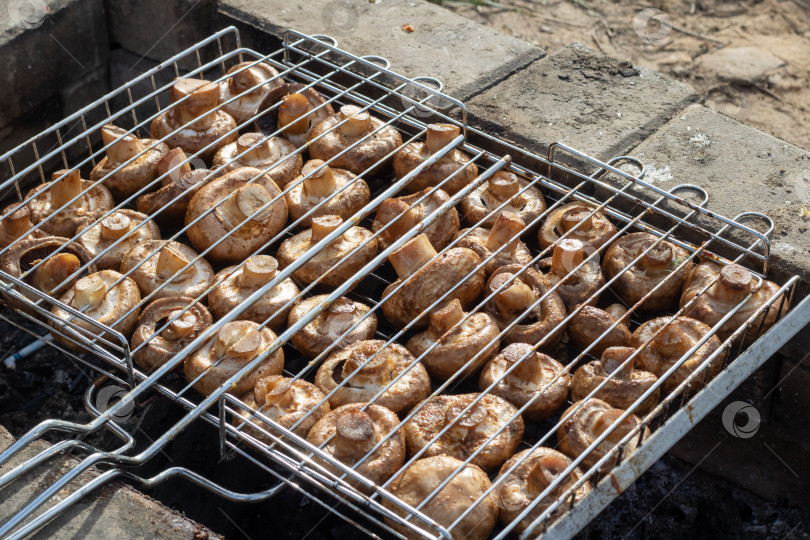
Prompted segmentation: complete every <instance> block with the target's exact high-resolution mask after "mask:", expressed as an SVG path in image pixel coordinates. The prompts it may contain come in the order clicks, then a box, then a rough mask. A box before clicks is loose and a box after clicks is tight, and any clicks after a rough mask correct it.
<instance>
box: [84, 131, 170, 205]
mask: <svg viewBox="0 0 810 540" xmlns="http://www.w3.org/2000/svg"><path fill="white" fill-rule="evenodd" d="M101 140H102V141H103V142H104V146H106V147H107V155H106V156H104V157H103V158H102V159H101V161H99V162H98V163H97V164H96V166H95V167H93V170H92V171H91V172H90V180H91V181H93V182H96V181H98V180H103V182H104V185H105V186H107V188H108V189H109V190H110V192H111V193H112V194H113V197H115V198H116V199H118V200H123V199H126V198H127V197H129V196H130V195H132V194H133V193H135V192H136V191H139V190H141V189H144V188H146V187H147V186H149V184H150V183H151V182H153V181H154V180H155V178H157V177H158V171H157V164H158V162H159V161H160V160H161V159H162V158H163V156H164V155H166V152H168V151H169V147H168V145H166V144H165V143H162V142H160V141H157V140H155V139H139V138H138V137H136V136H135V135H134V134H127V131H126V130H125V129H123V128H120V127H118V126H116V125H114V124H106V125H105V126H104V127H102V128H101ZM129 160H132V161H131V162H129V163H127V162H128V161H129ZM124 163H126V165H124V166H123V167H122V168H121V169H120V170H116V169H118V168H119V167H121V166H122V165H123V164H124ZM151 189H154V188H151ZM151 189H150V190H151Z"/></svg>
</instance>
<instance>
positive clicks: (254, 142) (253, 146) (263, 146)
mask: <svg viewBox="0 0 810 540" xmlns="http://www.w3.org/2000/svg"><path fill="white" fill-rule="evenodd" d="M236 152H237V154H239V155H240V157H239V158H238V159H239V161H241V162H250V163H254V162H267V161H271V160H273V159H274V157H275V156H274V155H273V146H272V144H271V142H270V139H266V138H265V136H264V135H263V134H261V133H245V134H244V135H241V136H240V137H239V138H238V139H236Z"/></svg>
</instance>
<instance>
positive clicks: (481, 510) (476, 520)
mask: <svg viewBox="0 0 810 540" xmlns="http://www.w3.org/2000/svg"><path fill="white" fill-rule="evenodd" d="M451 477H452V478H451ZM448 478H451V479H450V481H449V482H447V484H446V485H445V486H444V487H443V488H442V489H441V490H439V492H438V493H436V494H435V495H434V496H433V497H431V498H430V500H428V501H427V502H425V504H424V506H422V508H421V511H422V513H423V514H425V515H426V516H428V517H429V518H431V519H433V520H434V521H435V522H436V523H438V524H439V525H441V526H443V527H449V526H450V525H452V524H453V523H454V522H455V521H456V520H457V519H458V518H459V517H460V516H461V515H462V514H463V513H464V512H466V511H467V510H468V509H469V508H470V506H471V505H472V504H473V503H474V502H475V501H477V500H478V499H479V498H480V497H481V496H483V495H484V493H486V492H487V490H488V489H489V488H490V487H491V486H492V484H491V482H490V481H489V478H488V477H487V475H486V473H485V472H484V471H482V470H481V469H480V468H479V467H476V466H475V465H472V464H468V465H464V462H463V461H461V460H458V459H456V458H453V457H450V456H434V457H429V458H424V459H420V460H417V461H415V462H414V463H413V464H412V465H411V466H410V467H408V468H407V469H405V471H403V472H402V474H400V475H399V476H397V478H396V479H395V480H394V482H393V483H392V484H391V486H390V487H389V490H390V491H391V493H392V494H393V495H395V496H396V497H397V498H399V499H400V500H402V501H403V502H405V503H407V504H409V505H411V506H414V507H415V506H419V505H420V504H422V503H423V502H424V501H425V499H426V498H427V497H429V496H430V494H431V493H433V492H434V491H435V490H436V489H437V488H438V487H439V486H440V485H442V484H443V483H444V481H445V480H447V479H448ZM383 506H385V507H386V508H388V509H389V510H391V511H392V512H394V513H395V514H397V515H399V516H400V517H402V518H405V516H406V515H407V513H406V511H405V510H404V509H403V508H401V507H400V506H398V505H396V504H394V503H393V502H391V501H389V500H388V499H384V500H383ZM497 519H498V500H497V498H496V496H495V493H494V492H492V493H490V494H489V495H487V496H486V497H484V499H483V500H482V501H481V502H480V503H478V504H477V505H476V507H475V508H474V509H473V510H472V511H471V512H470V513H469V514H467V516H465V517H464V519H462V520H461V521H460V522H459V523H458V525H456V526H455V527H454V528H453V530H452V531H451V534H452V535H453V539H454V540H484V539H485V538H488V537H489V535H490V533H491V532H492V530H493V529H494V528H495V522H496V521H497ZM406 521H410V522H412V523H413V524H414V525H416V526H417V527H420V526H421V527H425V525H423V524H422V522H421V521H420V520H419V519H418V518H415V517H409V518H407V520H406ZM386 522H387V523H388V524H389V525H391V527H393V528H394V529H396V530H397V531H398V532H399V533H400V534H402V535H403V536H405V537H406V538H409V539H410V538H421V536H417V535H416V534H415V533H414V532H413V531H412V530H411V529H406V528H405V527H403V526H402V525H400V524H398V523H396V522H394V521H392V520H391V519H389V518H386Z"/></svg>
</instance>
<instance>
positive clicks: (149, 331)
mask: <svg viewBox="0 0 810 540" xmlns="http://www.w3.org/2000/svg"><path fill="white" fill-rule="evenodd" d="M169 321H171V322H169ZM213 323H214V319H213V318H212V317H211V314H210V313H209V312H208V310H207V309H205V306H203V305H202V304H200V303H198V302H195V301H194V299H193V298H189V297H188V296H170V297H166V298H161V299H159V300H155V301H154V302H152V303H151V304H149V305H148V306H146V309H144V310H143V311H142V312H141V315H140V317H138V325H137V327H136V328H135V333H134V334H133V335H132V342H131V343H132V347H131V349H132V351H134V352H133V355H132V359H133V360H135V363H136V364H138V365H139V366H140V367H141V368H143V369H144V370H145V371H146V372H147V373H151V372H152V371H154V370H156V369H157V368H159V367H160V366H162V365H163V364H165V363H166V362H168V361H169V360H171V359H172V358H173V357H174V356H175V355H176V354H177V353H179V352H180V351H182V350H183V348H185V346H186V345H188V344H189V343H191V342H192V341H194V340H195V339H197V336H199V335H200V334H201V333H202V332H203V331H204V330H205V329H206V328H208V327H209V326H211V325H212V324H213Z"/></svg>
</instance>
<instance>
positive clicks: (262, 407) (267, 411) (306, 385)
mask: <svg viewBox="0 0 810 540" xmlns="http://www.w3.org/2000/svg"><path fill="white" fill-rule="evenodd" d="M324 397H325V396H324V395H323V393H322V392H321V391H320V390H318V387H316V386H315V385H314V384H312V383H310V382H307V381H305V380H303V379H296V380H293V379H291V378H289V377H283V376H281V375H268V376H267V377H263V378H261V379H259V380H258V381H256V385H255V386H254V387H253V390H251V391H249V392H247V393H246V394H245V395H243V396H242V397H240V398H239V399H240V401H242V403H244V404H245V405H247V406H248V407H250V409H251V410H253V411H258V412H260V413H261V414H262V415H264V416H266V417H267V418H269V419H271V420H273V421H275V422H278V423H279V424H281V426H282V427H284V428H286V429H291V428H292V427H293V426H294V425H295V424H296V423H298V422H300V424H298V426H297V427H296V428H295V429H293V433H295V434H296V435H298V436H299V437H306V436H307V433H309V430H310V429H311V428H312V426H314V425H315V423H316V422H317V421H318V420H320V419H321V418H323V417H324V416H326V414H327V413H329V410H330V409H329V403H327V402H325V401H324V402H323V403H321V401H323V399H324ZM318 403H321V404H320V406H318ZM239 414H240V416H241V417H242V418H234V425H236V426H237V427H240V426H242V425H244V424H245V422H244V421H243V420H242V419H245V420H247V421H248V422H247V427H246V428H244V429H245V430H246V431H247V432H248V433H250V434H251V435H253V436H254V437H256V438H257V439H259V440H260V441H264V442H266V443H268V444H269V443H270V442H271V440H270V438H269V437H267V436H265V435H263V434H262V432H261V431H260V430H259V429H256V428H254V427H252V426H251V424H253V425H256V426H258V427H259V428H261V430H264V431H268V432H270V433H272V432H273V430H272V428H270V426H269V425H268V424H266V423H264V422H262V421H261V420H258V419H256V418H255V417H254V416H253V415H252V414H251V413H249V412H248V411H246V410H244V409H239Z"/></svg>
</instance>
